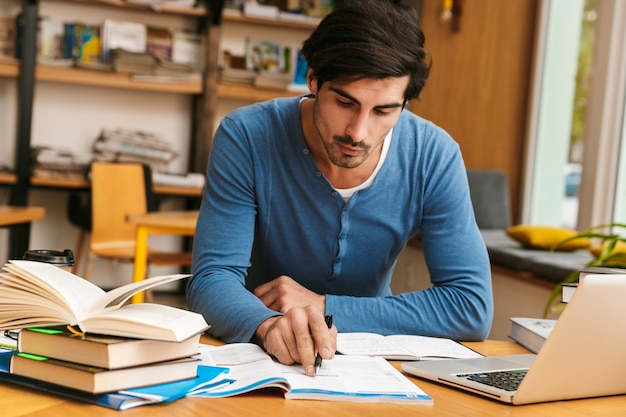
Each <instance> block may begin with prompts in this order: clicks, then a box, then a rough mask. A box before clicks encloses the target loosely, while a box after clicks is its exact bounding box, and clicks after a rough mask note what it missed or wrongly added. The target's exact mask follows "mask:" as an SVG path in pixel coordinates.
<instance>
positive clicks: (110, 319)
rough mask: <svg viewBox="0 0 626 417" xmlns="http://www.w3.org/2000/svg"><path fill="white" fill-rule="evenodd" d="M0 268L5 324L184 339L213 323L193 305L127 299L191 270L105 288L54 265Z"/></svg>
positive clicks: (0, 319) (0, 315)
mask: <svg viewBox="0 0 626 417" xmlns="http://www.w3.org/2000/svg"><path fill="white" fill-rule="evenodd" d="M3 269H4V271H6V272H4V273H1V274H0V329H3V330H5V329H20V328H24V327H45V326H56V325H64V324H68V325H72V326H78V327H79V328H80V330H81V331H82V332H85V333H100V334H106V335H112V336H124V337H134V338H139V339H157V340H167V341H174V342H179V341H182V340H185V339H187V338H189V337H191V336H194V335H197V334H199V333H202V332H203V331H204V330H206V329H207V328H208V327H209V326H208V325H207V323H206V322H205V321H204V318H203V317H202V316H201V315H200V314H198V313H194V312H191V311H186V310H182V309H179V308H175V307H170V306H165V305H160V304H147V303H142V304H126V303H127V302H128V300H130V298H131V297H132V296H133V295H134V294H136V293H138V292H141V291H144V290H147V289H149V288H153V287H155V286H157V285H160V284H165V283H168V282H172V281H176V280H179V279H181V278H185V277H187V276H188V275H184V274H174V275H165V276H160V277H153V278H148V279H145V280H143V281H139V282H133V283H131V284H127V285H124V286H122V287H119V288H115V289H113V290H111V291H108V292H105V291H104V290H102V289H101V288H100V287H98V286H96V285H94V284H92V283H91V282H89V281H86V280H84V279H83V278H81V277H79V276H76V275H74V274H72V273H70V272H67V271H64V270H63V269H60V268H58V267H56V266H54V265H50V264H46V263H42V262H33V261H10V263H8V264H5V266H4V268H3Z"/></svg>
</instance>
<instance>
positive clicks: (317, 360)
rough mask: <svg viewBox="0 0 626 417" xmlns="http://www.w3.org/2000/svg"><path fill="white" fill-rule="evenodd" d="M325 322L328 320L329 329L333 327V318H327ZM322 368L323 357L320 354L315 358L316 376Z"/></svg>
mask: <svg viewBox="0 0 626 417" xmlns="http://www.w3.org/2000/svg"><path fill="white" fill-rule="evenodd" d="M324 320H326V325H327V326H328V328H329V329H330V328H331V327H333V316H325V317H324ZM321 367H322V357H321V356H320V354H319V352H318V353H317V356H315V375H317V373H318V372H319V371H320V368H321Z"/></svg>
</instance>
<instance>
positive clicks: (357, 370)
mask: <svg viewBox="0 0 626 417" xmlns="http://www.w3.org/2000/svg"><path fill="white" fill-rule="evenodd" d="M200 359H201V365H199V366H198V378H196V379H195V381H193V380H188V381H185V382H179V383H172V384H163V385H161V386H151V387H143V388H136V389H132V390H125V391H123V392H122V393H124V394H130V395H137V396H150V395H161V396H163V397H164V398H167V397H169V396H172V395H174V396H176V393H175V390H178V389H185V390H186V395H187V396H191V397H204V398H220V397H230V396H234V395H238V394H243V393H246V392H250V391H254V390H259V389H263V388H278V389H280V390H281V391H283V392H284V395H285V398H286V399H306V400H327V401H359V402H390V403H407V404H432V402H433V401H432V398H431V397H430V396H428V395H427V394H426V393H425V392H424V391H422V390H421V389H420V388H419V387H418V386H417V385H415V384H414V383H412V382H411V381H410V380H409V379H408V378H406V377H405V376H404V375H403V374H402V373H401V372H400V371H398V370H397V369H396V368H394V367H393V366H392V365H391V364H390V363H389V362H387V361H386V360H385V359H383V358H381V357H373V356H344V355H335V358H334V359H332V360H325V361H324V362H323V363H322V367H321V368H320V371H319V373H318V374H317V376H315V377H310V376H306V375H305V374H304V370H303V369H302V365H299V364H296V365H289V366H288V365H282V364H280V363H278V362H275V361H274V360H272V359H271V358H270V356H269V355H268V354H267V353H266V352H264V351H263V349H261V348H260V347H259V346H257V345H255V344H252V343H233V344H228V345H223V346H209V345H200ZM216 367H217V368H224V369H227V371H225V372H224V373H223V374H221V375H220V377H219V378H215V372H214V371H211V372H209V376H210V378H205V377H203V375H204V373H205V371H204V369H207V370H213V369H215V368H216ZM192 381H193V382H192Z"/></svg>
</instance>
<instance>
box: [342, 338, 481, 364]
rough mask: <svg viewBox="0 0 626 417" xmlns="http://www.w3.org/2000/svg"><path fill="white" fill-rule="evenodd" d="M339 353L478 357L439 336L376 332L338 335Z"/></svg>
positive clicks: (419, 357) (412, 357) (418, 357)
mask: <svg viewBox="0 0 626 417" xmlns="http://www.w3.org/2000/svg"><path fill="white" fill-rule="evenodd" d="M337 351H338V352H341V353H343V354H344V355H373V356H382V357H384V358H387V359H395V360H431V359H450V358H455V359H461V358H479V357H481V356H482V355H480V354H479V353H476V352H474V351H473V350H471V349H470V348H468V347H466V346H463V345H462V344H460V343H458V342H456V341H454V340H451V339H445V338H440V337H428V336H416V335H390V336H383V335H380V334H375V333H339V334H338V335H337Z"/></svg>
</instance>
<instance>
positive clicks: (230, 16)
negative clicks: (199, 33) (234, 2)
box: [222, 9, 319, 30]
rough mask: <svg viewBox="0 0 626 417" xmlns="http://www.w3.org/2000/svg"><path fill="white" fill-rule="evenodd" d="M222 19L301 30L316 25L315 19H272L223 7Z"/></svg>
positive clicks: (309, 28)
mask: <svg viewBox="0 0 626 417" xmlns="http://www.w3.org/2000/svg"><path fill="white" fill-rule="evenodd" d="M222 19H223V20H224V21H226V22H236V23H244V24H251V25H263V26H271V27H274V28H276V27H282V28H291V29H302V30H313V29H315V28H316V27H317V25H318V23H319V22H317V21H310V20H302V21H300V20H291V19H272V18H264V17H250V16H244V15H242V14H237V13H235V12H231V11H227V9H224V13H223V14H222Z"/></svg>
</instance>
